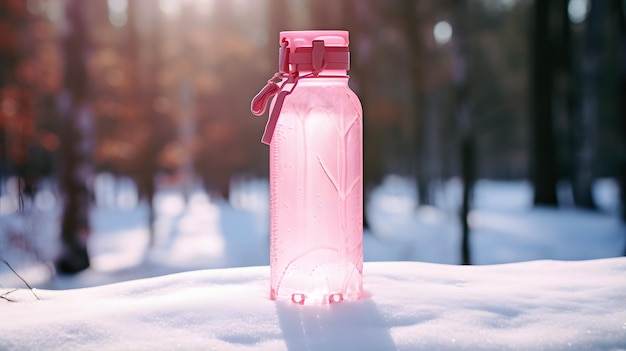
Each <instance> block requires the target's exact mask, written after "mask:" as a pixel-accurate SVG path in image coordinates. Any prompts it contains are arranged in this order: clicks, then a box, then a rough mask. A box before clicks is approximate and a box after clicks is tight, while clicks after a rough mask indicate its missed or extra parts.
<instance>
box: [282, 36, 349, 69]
mask: <svg viewBox="0 0 626 351" xmlns="http://www.w3.org/2000/svg"><path fill="white" fill-rule="evenodd" d="M348 43H349V40H348V31H345V30H311V31H287V32H280V54H279V59H278V70H279V72H283V73H294V72H302V71H309V72H321V71H323V70H344V71H347V70H348V69H349V68H350V52H349V50H348Z"/></svg>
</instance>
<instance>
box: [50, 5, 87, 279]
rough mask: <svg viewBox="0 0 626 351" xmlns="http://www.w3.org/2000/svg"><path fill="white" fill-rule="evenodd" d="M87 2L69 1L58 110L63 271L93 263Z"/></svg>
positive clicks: (59, 261)
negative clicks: (90, 244) (90, 243)
mask: <svg viewBox="0 0 626 351" xmlns="http://www.w3.org/2000/svg"><path fill="white" fill-rule="evenodd" d="M86 4H87V3H86V2H85V1H82V0H68V1H67V2H66V21H67V28H66V31H65V35H64V38H63V46H64V53H65V87H64V89H63V91H62V92H61V95H60V97H59V99H60V103H59V105H60V109H61V111H60V115H61V121H60V122H61V123H60V124H61V125H62V126H63V129H62V131H63V133H64V135H63V137H62V139H61V140H62V142H61V152H62V166H61V167H62V168H61V189H62V190H63V193H64V195H65V206H64V208H63V217H62V222H61V241H62V252H61V255H60V256H59V257H58V259H57V261H56V267H57V271H58V272H59V273H77V272H80V271H82V270H84V269H86V268H88V267H89V255H88V253H87V238H88V236H89V234H90V225H89V204H90V193H89V190H88V187H87V184H86V181H87V177H88V176H89V173H90V171H91V169H90V168H91V165H90V162H89V160H90V157H91V155H90V152H91V145H90V144H91V140H89V138H88V134H89V132H90V130H91V123H92V119H91V111H90V107H89V104H88V77H87V67H86V62H85V57H86V56H87V55H86V52H87V45H88V37H87V28H88V26H87V23H86V20H85V15H86V14H85V9H86Z"/></svg>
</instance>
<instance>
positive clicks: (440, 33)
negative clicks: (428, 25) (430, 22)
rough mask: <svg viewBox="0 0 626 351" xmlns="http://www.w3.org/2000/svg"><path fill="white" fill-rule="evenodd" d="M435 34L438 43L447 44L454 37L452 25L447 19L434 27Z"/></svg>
mask: <svg viewBox="0 0 626 351" xmlns="http://www.w3.org/2000/svg"><path fill="white" fill-rule="evenodd" d="M433 35H434V36H435V41H436V42H437V43H438V44H442V45H443V44H447V43H448V42H449V41H450V39H452V26H451V25H450V23H448V22H447V21H439V22H437V24H435V28H433Z"/></svg>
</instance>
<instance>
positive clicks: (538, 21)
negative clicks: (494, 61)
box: [530, 1, 558, 206]
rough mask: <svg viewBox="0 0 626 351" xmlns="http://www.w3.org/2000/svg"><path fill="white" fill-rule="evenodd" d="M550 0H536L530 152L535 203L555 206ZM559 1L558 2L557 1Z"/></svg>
mask: <svg viewBox="0 0 626 351" xmlns="http://www.w3.org/2000/svg"><path fill="white" fill-rule="evenodd" d="M551 4H553V2H551V1H536V2H535V3H534V4H533V6H534V9H533V15H532V17H533V21H534V23H533V24H534V28H533V32H532V36H531V45H532V47H533V52H532V66H531V75H532V77H531V78H532V79H531V81H532V82H531V111H530V113H531V122H532V123H531V125H532V127H531V133H532V134H531V139H532V141H531V143H532V147H531V155H532V160H533V161H532V162H533V164H532V181H533V185H534V187H535V193H534V204H535V205H547V206H557V195H556V183H557V163H556V146H555V140H554V135H553V133H554V130H553V129H554V128H553V121H552V117H553V116H552V97H553V86H554V84H553V76H554V75H553V62H552V60H553V55H552V54H553V50H552V44H553V43H552V35H551V33H550V11H551V7H552V6H553V5H551ZM557 5H558V3H557Z"/></svg>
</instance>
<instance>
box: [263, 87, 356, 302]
mask: <svg viewBox="0 0 626 351" xmlns="http://www.w3.org/2000/svg"><path fill="white" fill-rule="evenodd" d="M362 125H363V123H362V109H361V104H360V102H359V100H358V98H357V97H356V95H355V94H354V93H353V92H352V91H351V90H350V88H349V87H348V78H347V77H345V78H325V77H315V78H305V79H300V81H299V82H298V85H297V87H296V88H295V89H294V90H293V92H292V93H291V95H289V97H288V98H287V99H285V102H284V104H283V105H282V109H281V112H280V118H279V119H278V122H277V125H276V129H275V130H274V134H273V139H272V142H271V144H270V216H271V219H270V226H271V233H270V266H271V293H270V295H271V298H272V299H279V300H292V301H293V302H296V303H300V304H320V303H333V302H340V301H343V300H344V299H345V300H356V299H359V298H360V297H361V295H362V269H363V248H362V240H363V177H362V169H363V156H362V155H363V153H362V149H363V139H362V135H363V133H362V129H363V128H362Z"/></svg>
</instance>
